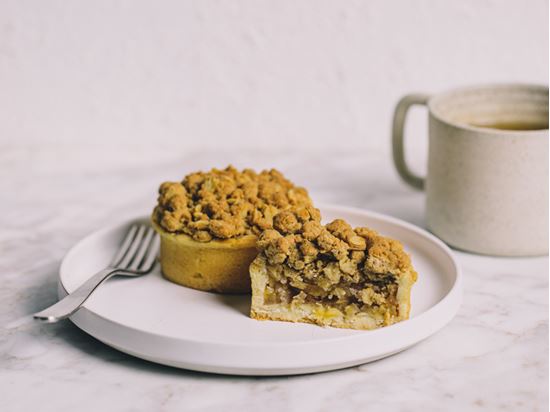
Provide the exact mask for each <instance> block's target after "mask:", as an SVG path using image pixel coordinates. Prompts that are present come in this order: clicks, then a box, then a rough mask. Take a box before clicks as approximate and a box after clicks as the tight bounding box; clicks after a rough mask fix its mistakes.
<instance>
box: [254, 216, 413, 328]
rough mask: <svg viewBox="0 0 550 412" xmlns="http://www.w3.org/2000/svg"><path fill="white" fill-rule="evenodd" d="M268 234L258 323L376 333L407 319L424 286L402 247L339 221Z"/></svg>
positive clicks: (260, 260) (290, 224) (289, 226)
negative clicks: (414, 295)
mask: <svg viewBox="0 0 550 412" xmlns="http://www.w3.org/2000/svg"><path fill="white" fill-rule="evenodd" d="M292 214H293V211H292V210H288V211H285V212H284V215H283V213H281V215H283V216H281V215H277V216H275V218H274V221H275V222H278V221H279V220H281V221H284V222H286V223H285V224H284V225H274V229H271V230H266V231H264V232H263V233H262V234H261V235H260V237H259V239H258V248H259V250H260V254H259V255H258V257H257V258H256V259H255V260H254V262H253V263H252V265H251V267H250V274H251V278H252V293H253V297H252V307H251V316H252V317H253V318H255V319H274V320H287V321H292V322H308V323H317V324H320V325H326V326H336V327H347V328H356V329H374V328H377V327H380V326H385V325H390V324H392V323H395V322H398V321H400V320H403V319H407V318H408V316H409V311H410V289H411V287H412V284H413V283H414V282H415V281H416V278H417V274H416V272H415V271H414V269H413V267H412V265H411V260H410V257H409V255H408V254H407V253H405V251H404V250H403V246H402V245H401V243H399V242H398V241H396V240H393V239H389V238H386V237H383V236H381V235H379V234H378V233H377V232H376V231H374V230H372V229H369V228H364V227H363V228H355V229H353V228H352V227H351V226H350V225H349V224H348V223H346V222H345V221H343V220H341V219H337V220H335V221H333V222H331V223H329V224H328V225H326V226H321V224H320V223H319V222H318V221H314V220H312V221H307V220H306V221H299V219H298V217H297V216H294V217H295V218H294V219H293V218H292V217H291V215H292Z"/></svg>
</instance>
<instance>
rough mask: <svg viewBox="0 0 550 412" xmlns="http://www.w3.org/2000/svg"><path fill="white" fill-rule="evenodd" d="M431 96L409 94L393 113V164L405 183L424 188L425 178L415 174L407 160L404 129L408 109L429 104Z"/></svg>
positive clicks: (400, 101) (420, 188) (416, 187)
mask: <svg viewBox="0 0 550 412" xmlns="http://www.w3.org/2000/svg"><path fill="white" fill-rule="evenodd" d="M429 99H430V96H429V95H427V94H409V95H407V96H405V97H403V98H402V99H401V100H399V103H397V106H396V107H395V112H394V113H393V129H392V146H393V164H394V165H395V168H396V169H397V173H399V176H401V178H402V179H403V180H404V181H405V183H407V184H409V185H410V186H412V187H414V188H415V189H419V190H423V189H424V184H425V180H426V179H425V178H423V177H420V176H417V175H415V174H414V173H413V172H411V170H410V169H409V167H408V166H407V163H406V162H405V151H404V149H403V129H404V127H405V119H406V117H407V111H408V110H409V108H410V107H411V106H414V105H424V106H427V104H428V100H429Z"/></svg>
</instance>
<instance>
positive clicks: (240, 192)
mask: <svg viewBox="0 0 550 412" xmlns="http://www.w3.org/2000/svg"><path fill="white" fill-rule="evenodd" d="M290 207H303V208H304V210H303V212H302V213H305V214H306V215H308V214H309V213H308V210H311V209H312V208H313V207H312V202H311V199H310V198H309V196H308V193H307V191H306V190H305V189H304V188H302V187H297V186H295V185H294V184H293V183H292V182H290V181H289V180H288V179H286V178H285V177H284V176H283V175H282V174H281V173H280V172H279V171H277V170H275V169H271V170H264V171H262V172H260V173H256V172H254V171H253V170H250V169H245V170H243V171H242V172H239V171H238V170H236V169H235V168H234V167H232V166H229V167H227V168H226V169H223V170H218V169H212V170H211V171H209V172H196V173H191V174H189V175H187V176H186V177H185V178H184V179H183V181H182V182H165V183H163V184H162V185H161V186H160V188H159V197H158V204H157V206H156V208H155V210H154V213H153V220H154V221H155V222H156V223H157V224H158V225H159V226H160V227H162V228H163V229H164V230H165V231H167V232H170V233H183V234H186V235H189V236H191V237H192V238H193V239H194V240H196V241H198V242H209V241H211V240H213V239H232V238H238V237H241V236H246V235H258V234H259V233H261V232H262V231H263V230H265V229H269V228H272V227H273V217H274V216H275V215H276V214H277V213H279V212H280V211H282V210H285V209H288V208H290Z"/></svg>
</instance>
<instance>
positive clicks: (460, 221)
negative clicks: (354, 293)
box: [393, 84, 548, 256]
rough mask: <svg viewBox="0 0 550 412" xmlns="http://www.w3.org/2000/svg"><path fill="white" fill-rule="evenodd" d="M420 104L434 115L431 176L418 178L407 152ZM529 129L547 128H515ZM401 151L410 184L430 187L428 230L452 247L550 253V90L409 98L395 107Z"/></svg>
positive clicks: (490, 89) (397, 155)
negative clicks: (409, 124)
mask: <svg viewBox="0 0 550 412" xmlns="http://www.w3.org/2000/svg"><path fill="white" fill-rule="evenodd" d="M415 104H422V105H427V107H428V111H429V154H428V175H427V177H426V178H425V179H424V178H422V177H419V176H416V175H414V174H413V173H411V171H410V170H409V169H408V167H407V165H406V164H405V159H404V153H403V127H404V120H405V116H406V112H407V110H408V108H409V107H410V106H412V105H415ZM522 124H527V125H540V127H539V129H538V130H513V129H512V128H513V127H514V125H522ZM492 125H511V126H510V128H511V129H505V130H503V129H496V128H491V127H490V126H492ZM503 127H506V126H503ZM535 128H536V127H535ZM393 151H394V163H395V165H396V168H397V170H398V172H399V174H400V176H401V177H402V178H403V180H404V181H405V182H407V183H408V184H410V185H411V186H413V187H415V188H417V189H425V190H426V222H427V225H428V228H429V229H430V230H431V231H432V232H433V233H434V234H435V235H437V236H438V237H440V238H441V239H443V240H444V241H445V242H447V243H448V244H450V245H451V246H454V247H456V248H459V249H463V250H467V251H471V252H476V253H481V254H489V255H499V256H534V255H544V254H548V87H546V86H535V85H522V84H512V85H492V86H478V87H469V88H463V89H457V90H453V91H450V92H447V93H442V94H438V95H435V96H428V95H422V94H413V95H408V96H405V97H404V98H403V99H401V101H400V102H399V104H398V105H397V107H396V110H395V115H394V124H393Z"/></svg>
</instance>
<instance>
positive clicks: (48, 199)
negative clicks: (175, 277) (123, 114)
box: [0, 147, 548, 412]
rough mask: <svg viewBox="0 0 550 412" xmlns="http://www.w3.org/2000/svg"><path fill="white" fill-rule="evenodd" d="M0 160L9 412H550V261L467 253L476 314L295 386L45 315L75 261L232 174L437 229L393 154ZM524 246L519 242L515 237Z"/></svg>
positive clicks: (154, 152) (3, 350)
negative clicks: (193, 189)
mask: <svg viewBox="0 0 550 412" xmlns="http://www.w3.org/2000/svg"><path fill="white" fill-rule="evenodd" d="M119 154H120V153H108V152H107V151H105V150H101V149H98V148H93V147H91V148H89V150H84V149H82V150H73V149H70V148H69V147H67V148H63V147H61V148H56V149H55V150H53V149H51V150H48V149H45V150H41V151H32V150H22V149H16V148H7V149H6V150H3V151H2V152H1V153H0V164H1V165H2V168H1V170H0V190H1V193H2V203H1V205H0V211H1V213H0V228H1V230H0V276H1V282H0V301H1V302H2V304H1V305H0V325H1V330H0V388H2V389H1V394H2V395H1V398H2V401H1V404H2V410H5V411H10V412H11V411H32V410H39V411H41V412H49V411H65V410H79V411H98V410H108V411H111V410H119V411H151V410H155V411H176V410H177V411H181V410H189V411H219V410H224V411H247V410H262V411H282V410H285V411H286V410H289V411H298V410H299V411H334V410H345V411H351V412H353V411H364V410H369V411H377V410H398V411H416V410H423V411H441V410H446V411H465V410H504V411H506V410H508V411H523V410H526V411H527V410H528V411H533V410H534V411H537V410H541V411H542V410H547V405H548V258H547V257H539V258H521V259H511V258H492V257H485V256H477V255H471V254H466V253H462V252H458V251H457V252H456V255H457V257H458V260H459V262H460V264H461V265H462V269H463V271H464V288H465V290H464V302H463V304H462V307H461V309H460V311H459V314H458V316H457V317H456V318H455V319H454V320H453V321H452V322H451V323H450V324H449V325H448V326H447V327H445V328H444V329H443V330H441V331H440V332H438V333H437V334H436V335H434V336H432V337H431V338H429V339H427V340H426V341H424V342H421V343H420V344H418V345H416V346H414V347H412V348H410V349H409V350H407V351H405V352H402V353H400V354H397V355H394V356H392V357H389V358H386V359H383V360H380V361H377V362H373V363H370V364H366V365H362V366H359V367H355V368H350V369H346V370H341V371H335V372H329V373H322V374H315V375H307V376H295V377H274V378H246V377H230V376H216V375H209V374H203V373H196V372H190V371H185V370H178V369H174V368H169V367H164V366H160V365H155V364H152V363H148V362H145V361H141V360H139V359H135V358H132V357H130V356H128V355H125V354H123V353H120V352H117V351H116V350H114V349H111V348H110V347H108V346H105V345H104V344H102V343H100V342H98V341H97V340H95V339H94V338H92V337H90V336H88V335H86V334H85V333H83V332H81V331H80V330H79V329H78V328H76V327H75V326H74V325H73V324H72V323H70V322H69V321H65V322H62V323H59V324H54V325H42V324H39V323H36V322H34V321H32V320H31V319H30V317H29V315H30V314H31V313H33V312H34V311H37V310H39V309H42V308H43V307H45V306H47V305H49V304H51V303H53V302H54V301H55V300H56V276H57V270H58V266H59V263H60V261H61V259H62V257H63V255H64V253H66V252H67V250H68V249H69V248H70V247H71V246H72V244H73V243H74V242H76V241H77V240H78V239H79V238H81V237H83V236H85V235H86V234H87V233H89V232H91V231H93V230H95V229H97V228H99V227H101V226H104V225H107V224H110V223H114V222H117V221H119V220H120V219H123V218H125V217H128V216H134V215H138V214H143V213H148V212H149V211H150V209H151V207H152V205H153V203H154V202H155V198H156V189H157V187H158V184H159V183H160V182H161V181H163V180H170V179H172V180H176V179H179V178H180V177H182V176H183V175H184V174H186V173H187V172H189V171H192V170H194V169H199V168H208V167H210V166H213V165H216V166H219V167H223V166H225V165H226V164H228V163H233V164H235V165H236V166H237V167H254V168H262V167H266V166H268V167H271V166H273V167H277V168H279V169H281V170H282V171H283V172H284V173H285V174H286V175H288V176H289V177H290V178H291V179H292V180H294V181H295V182H297V183H299V184H302V185H304V186H307V187H308V188H309V189H310V192H311V195H312V197H313V198H314V199H315V200H316V201H317V202H323V203H337V204H343V205H348V206H356V207H362V208H367V209H371V210H375V211H378V212H382V213H387V214H390V215H393V216H396V217H399V218H402V219H404V220H407V221H409V222H412V223H414V224H417V225H420V226H422V225H423V207H424V200H423V195H422V194H421V193H416V192H413V191H411V190H409V189H408V188H406V187H405V185H404V184H402V183H401V182H399V181H398V179H397V177H396V175H395V173H394V172H393V170H392V166H391V162H390V160H389V159H388V158H387V156H386V154H385V153H383V152H381V153H377V152H370V153H359V152H354V151H353V150H342V151H340V152H338V151H337V152H299V153H295V152H291V151H275V152H271V151H269V150H259V151H254V150H249V151H244V152H231V153H223V152H215V151H210V152H206V151H204V152H194V153H170V152H169V151H166V150H163V149H161V148H155V147H136V148H132V149H130V150H129V152H128V153H126V154H125V156H118V155H119ZM511 241H512V240H511Z"/></svg>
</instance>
